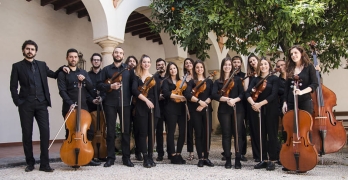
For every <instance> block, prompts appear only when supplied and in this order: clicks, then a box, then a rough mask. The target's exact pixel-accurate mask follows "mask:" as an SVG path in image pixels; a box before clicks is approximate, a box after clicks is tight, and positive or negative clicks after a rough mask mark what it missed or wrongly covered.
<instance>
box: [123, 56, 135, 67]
mask: <svg viewBox="0 0 348 180" xmlns="http://www.w3.org/2000/svg"><path fill="white" fill-rule="evenodd" d="M130 58H133V59H134V60H135V63H136V65H135V66H137V65H138V59H137V58H135V57H134V56H128V57H127V59H126V61H125V62H124V63H125V64H127V65H129V64H128V63H129V61H130Z"/></svg>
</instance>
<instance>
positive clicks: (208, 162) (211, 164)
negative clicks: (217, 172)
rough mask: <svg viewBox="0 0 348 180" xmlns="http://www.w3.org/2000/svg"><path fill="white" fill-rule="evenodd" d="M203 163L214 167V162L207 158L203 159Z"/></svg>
mask: <svg viewBox="0 0 348 180" xmlns="http://www.w3.org/2000/svg"><path fill="white" fill-rule="evenodd" d="M204 165H207V166H209V167H214V164H213V163H212V162H211V161H210V160H209V159H204Z"/></svg>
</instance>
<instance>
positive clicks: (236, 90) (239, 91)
mask: <svg viewBox="0 0 348 180" xmlns="http://www.w3.org/2000/svg"><path fill="white" fill-rule="evenodd" d="M233 80H234V86H233V88H232V89H231V90H230V93H229V95H228V97H229V98H238V97H239V98H240V100H241V101H239V102H237V103H236V107H237V109H238V112H243V111H244V109H243V104H242V103H241V102H242V99H243V96H244V89H243V85H242V81H241V80H240V77H239V76H235V77H234V79H233ZM223 83H224V82H221V81H220V80H216V81H215V82H214V85H213V91H212V95H211V97H212V98H213V99H214V100H216V101H219V100H220V98H221V97H222V96H221V95H220V94H219V93H218V92H219V91H220V90H221V89H222V87H223V85H224V84H223ZM218 112H219V113H229V114H232V112H233V107H231V106H229V105H228V104H227V102H220V103H219V108H218Z"/></svg>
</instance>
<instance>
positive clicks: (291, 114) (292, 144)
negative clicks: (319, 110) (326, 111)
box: [279, 75, 318, 172]
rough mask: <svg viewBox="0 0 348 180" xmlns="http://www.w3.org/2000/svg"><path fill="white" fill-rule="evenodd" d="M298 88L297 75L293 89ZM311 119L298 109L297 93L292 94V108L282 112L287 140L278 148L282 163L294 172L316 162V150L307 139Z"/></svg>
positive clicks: (311, 122) (309, 168) (305, 112)
mask: <svg viewBox="0 0 348 180" xmlns="http://www.w3.org/2000/svg"><path fill="white" fill-rule="evenodd" d="M298 88H299V77H298V76H297V75H296V76H295V77H294V89H298ZM312 125H313V120H312V116H311V114H309V113H308V112H307V111H304V110H299V109H298V95H294V110H290V111H288V112H286V113H285V114H284V117H283V126H284V130H285V131H286V134H287V140H286V142H285V143H284V144H283V145H282V148H281V150H280V155H279V157H280V161H281V163H282V165H283V166H284V167H285V168H287V169H289V170H291V171H296V172H304V171H309V170H311V169H313V168H314V167H315V166H316V165H317V163H318V152H317V150H316V149H315V147H314V145H313V144H312V143H311V142H310V140H309V132H310V131H311V130H312Z"/></svg>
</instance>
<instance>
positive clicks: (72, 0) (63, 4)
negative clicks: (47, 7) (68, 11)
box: [54, 0, 81, 11]
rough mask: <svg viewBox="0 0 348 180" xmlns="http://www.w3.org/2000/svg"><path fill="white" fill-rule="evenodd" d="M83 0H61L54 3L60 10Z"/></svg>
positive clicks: (56, 8)
mask: <svg viewBox="0 0 348 180" xmlns="http://www.w3.org/2000/svg"><path fill="white" fill-rule="evenodd" d="M80 1H81V0H68V1H67V0H63V1H62V0H61V1H58V2H57V3H54V10H56V11H58V10H60V9H62V8H66V7H68V6H71V5H73V4H75V3H78V2H80Z"/></svg>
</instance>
